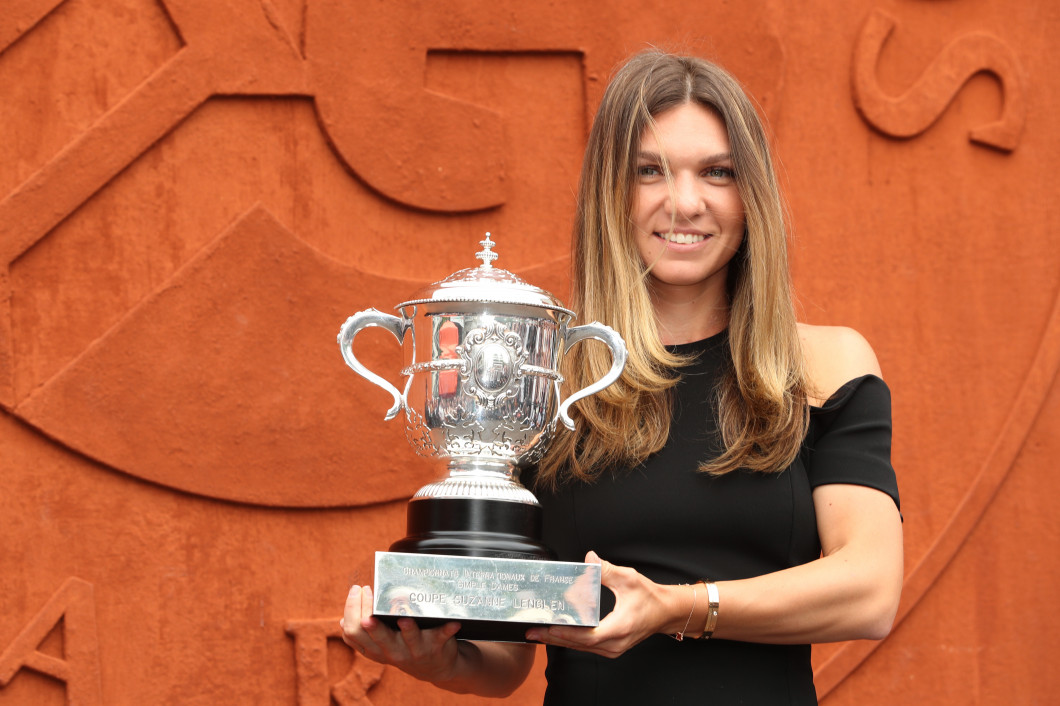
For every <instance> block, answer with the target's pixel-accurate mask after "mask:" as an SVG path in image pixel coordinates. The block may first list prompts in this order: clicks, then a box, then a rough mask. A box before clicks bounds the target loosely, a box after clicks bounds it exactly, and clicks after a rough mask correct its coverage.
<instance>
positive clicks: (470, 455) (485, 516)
mask: <svg viewBox="0 0 1060 706" xmlns="http://www.w3.org/2000/svg"><path fill="white" fill-rule="evenodd" d="M481 245H482V247H483V249H482V251H480V252H479V253H477V257H478V258H479V260H480V261H481V264H480V265H479V266H477V267H473V268H468V269H465V270H460V271H459V272H456V273H454V274H452V275H450V276H449V277H446V278H445V279H443V280H441V281H439V282H436V283H434V284H431V285H429V286H428V287H426V288H424V289H422V290H420V291H419V292H417V293H416V294H415V295H414V296H413V298H412V299H409V300H408V301H405V302H402V303H401V304H398V305H397V307H395V309H396V310H397V312H398V313H399V315H398V316H394V315H391V314H385V313H382V312H380V311H377V310H375V309H368V310H365V311H361V312H358V313H356V314H354V315H353V316H351V317H350V318H349V319H347V321H346V323H345V324H343V326H342V329H341V331H340V333H339V337H338V342H339V347H340V350H341V352H342V356H343V358H344V359H345V361H346V363H347V364H348V365H349V366H350V367H351V368H352V369H353V370H354V371H355V372H357V373H358V374H360V375H361V376H363V377H364V378H366V379H367V380H369V381H371V382H372V383H374V384H376V385H378V386H379V387H381V388H383V389H384V390H386V391H387V392H389V393H390V394H391V396H392V398H393V405H392V406H391V408H390V409H389V410H388V411H387V413H386V417H385V418H386V419H387V420H389V419H393V418H394V417H395V416H397V414H398V413H399V412H400V411H402V410H404V411H405V430H406V436H407V438H408V441H409V443H410V444H411V445H412V447H413V448H414V449H415V450H416V452H417V453H419V454H420V455H423V456H428V457H432V458H439V459H445V461H446V462H447V465H448V476H447V477H445V478H443V479H441V480H439V481H437V482H434V483H430V484H428V485H426V486H424V487H423V488H421V489H420V490H419V491H418V492H417V493H416V494H415V495H414V496H413V498H412V499H411V500H410V502H409V506H408V523H407V532H408V533H407V535H406V536H405V537H404V538H403V539H400V540H398V541H397V542H395V543H394V544H393V545H391V547H390V551H389V552H381V553H379V554H377V558H376V606H375V609H376V613H377V614H378V615H380V617H383V618H384V619H387V618H392V619H394V620H396V616H399V615H413V616H417V617H418V618H423V619H425V620H424V622H425V623H426V624H431V623H432V622H441V621H443V620H446V619H458V620H462V621H464V627H463V628H462V630H461V634H460V636H461V637H469V636H475V637H483V636H485V639H521V637H519V635H520V634H521V633H520V632H519V628H520V626H524V625H529V624H541V623H566V624H596V622H597V621H598V619H599V617H598V603H599V567H598V566H597V565H592V564H580V563H570V562H556V561H552V560H553V559H554V554H553V553H552V551H551V550H550V549H549V548H548V547H546V546H544V545H543V544H542V543H541V541H540V535H541V508H540V505H539V504H538V502H537V499H536V498H535V497H534V495H533V493H532V492H530V491H529V490H528V489H527V488H525V487H524V486H523V485H522V484H521V483H520V481H519V472H520V469H522V468H525V467H526V466H528V465H531V464H534V463H536V462H537V461H539V460H540V459H541V457H542V456H543V455H544V453H545V451H546V450H547V449H548V445H549V442H550V441H551V439H552V437H553V435H554V433H555V429H556V424H557V422H559V423H563V424H564V425H566V426H567V427H568V428H569V429H572V430H573V429H574V423H573V421H572V420H571V418H570V415H569V413H568V410H569V408H570V405H571V404H573V403H574V402H576V401H577V400H579V399H583V398H585V397H587V396H589V395H592V394H595V393H596V392H598V391H600V390H602V389H604V388H605V387H607V386H608V385H610V384H611V383H612V382H614V381H615V380H617V379H618V377H619V376H620V375H621V374H622V370H623V368H624V367H625V361H626V348H625V344H624V342H623V341H622V338H621V337H620V336H619V335H618V334H617V333H616V332H615V331H614V330H613V329H611V328H609V327H607V326H604V325H602V324H599V323H595V322H594V323H590V324H584V325H581V326H573V327H572V326H570V324H571V322H572V321H573V320H574V316H575V315H574V312H572V311H570V310H569V309H566V308H564V307H563V305H562V304H561V303H560V302H559V301H558V300H557V299H556V298H555V297H553V296H552V295H551V294H549V293H548V292H546V291H545V290H543V289H540V288H538V287H535V286H533V285H531V284H529V283H527V282H525V281H523V280H522V279H520V278H519V277H517V276H516V275H514V274H512V273H511V272H508V271H506V270H503V269H500V268H496V267H493V264H492V263H493V261H494V260H496V258H497V254H496V253H495V252H493V250H492V247H493V245H494V243H493V241H492V240H491V238H490V234H489V233H487V234H486V239H485V240H483V241H481ZM370 326H379V327H382V328H385V329H386V330H388V331H390V332H391V333H392V334H393V335H394V337H395V338H397V339H398V341H404V339H405V337H406V336H407V335H411V336H412V345H411V348H410V350H411V360H408V361H406V364H405V365H404V367H403V369H402V371H401V372H402V375H403V376H404V377H405V385H404V389H403V390H398V389H397V388H396V387H395V386H394V385H392V384H391V383H390V382H389V381H387V380H386V379H384V378H382V377H380V376H379V375H376V374H375V373H373V372H371V371H369V370H368V369H367V368H365V367H364V365H363V364H361V363H360V361H358V360H357V358H356V356H355V355H354V353H353V348H352V343H353V340H354V337H355V336H356V335H357V333H358V332H359V331H360V330H362V329H364V328H367V327H370ZM589 338H593V339H597V340H600V341H602V342H603V343H604V344H606V345H607V346H608V347H609V348H610V350H611V353H612V365H611V369H610V370H609V371H608V372H607V374H606V375H604V376H603V377H602V378H600V379H599V380H598V381H596V382H594V383H592V384H591V385H588V386H587V387H585V388H583V389H581V390H578V391H576V392H574V393H573V394H571V395H570V396H569V397H567V398H566V399H565V400H564V399H561V390H560V386H561V384H562V382H563V378H562V376H561V375H560V373H559V369H560V361H561V359H562V356H563V354H564V353H565V352H566V351H567V350H569V349H570V347H571V346H573V345H574V344H576V343H578V342H580V341H583V340H586V339H589ZM380 554H382V555H385V556H382V557H380ZM395 557H396V559H395ZM505 562H515V563H514V564H511V563H505ZM518 562H528V563H527V564H519V563H518ZM487 565H488V567H489V568H487ZM594 574H595V597H592V594H593V587H592V586H593V578H592V577H593V575H594ZM513 577H515V578H518V577H522V580H521V581H520V580H515V579H513ZM532 578H536V580H531V579H532ZM413 579H415V580H413ZM428 580H433V583H431V585H430V586H426V587H425V586H423V585H418V584H423V583H425V582H429V581H428ZM439 581H441V582H442V583H441V584H439V583H438V582H439ZM447 582H448V583H447ZM524 584H525V585H524ZM534 584H536V585H534ZM545 585H547V586H549V587H550V588H548V589H545V588H543V586H545ZM586 586H588V589H587V588H586ZM557 591H559V593H556V592H557ZM557 596H559V597H557ZM587 597H589V598H587ZM486 603H489V604H491V605H490V606H487V605H485V604H486ZM557 606H558V608H559V610H557V609H556V608H557ZM491 607H492V608H496V609H498V610H495V611H491V610H488V608H491ZM443 609H444V610H443ZM446 610H448V611H449V612H448V613H446V612H445V611H446ZM594 610H595V617H594V616H593V615H592V614H593V613H594ZM513 615H518V616H520V617H519V618H513V617H511V616H513ZM529 618H534V619H529ZM465 630H466V631H467V633H466V634H465Z"/></svg>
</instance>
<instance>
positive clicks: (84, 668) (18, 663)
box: [0, 577, 103, 706]
mask: <svg viewBox="0 0 1060 706" xmlns="http://www.w3.org/2000/svg"><path fill="white" fill-rule="evenodd" d="M60 620H62V621H63V659H59V658H57V657H52V656H51V655H47V654H44V653H43V652H39V651H38V650H37V648H38V647H40V644H41V642H43V641H44V638H46V637H47V636H48V633H50V632H51V631H52V630H53V629H54V628H55V626H56V625H58V624H59V621H60ZM23 667H25V668H28V669H32V670H34V671H37V672H40V673H42V674H47V675H48V676H50V677H54V678H55V679H58V680H59V681H63V682H66V703H67V704H68V705H69V706H102V704H103V699H102V689H101V683H100V682H101V680H100V669H99V643H98V641H97V640H96V604H95V599H94V597H93V590H92V584H90V583H88V582H87V581H82V580H81V579H79V578H74V577H70V578H68V579H67V580H66V581H65V582H64V583H63V585H62V586H61V587H60V588H59V590H58V591H56V592H55V595H54V596H52V597H51V600H49V601H48V602H47V603H46V604H45V605H44V607H43V608H41V610H40V612H39V613H37V615H35V616H34V617H33V619H32V620H31V621H30V622H29V624H28V625H27V626H26V627H25V628H23V629H22V632H21V633H19V635H18V637H16V638H15V639H14V641H13V642H12V643H11V644H10V645H8V647H7V649H6V650H4V651H3V653H0V688H3V687H5V686H7V684H8V682H10V681H11V679H13V678H14V676H15V674H17V673H18V672H19V671H20V670H21V669H22V668H23Z"/></svg>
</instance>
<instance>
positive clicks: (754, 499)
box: [527, 333, 898, 706]
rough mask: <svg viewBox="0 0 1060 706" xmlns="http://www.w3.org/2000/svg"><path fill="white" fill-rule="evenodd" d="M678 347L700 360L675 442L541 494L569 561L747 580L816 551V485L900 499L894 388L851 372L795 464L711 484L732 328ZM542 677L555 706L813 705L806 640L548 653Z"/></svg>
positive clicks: (689, 370)
mask: <svg viewBox="0 0 1060 706" xmlns="http://www.w3.org/2000/svg"><path fill="white" fill-rule="evenodd" d="M671 350H675V351H678V352H682V353H688V352H695V353H698V358H697V360H696V361H695V362H694V363H693V364H691V365H689V366H687V367H685V368H682V369H681V370H680V373H681V381H680V382H679V383H678V385H677V388H676V390H675V394H674V415H673V422H672V425H671V430H670V438H669V441H668V442H667V444H666V446H665V447H664V448H663V449H662V450H661V451H659V452H658V453H657V454H655V455H653V456H652V457H651V458H649V459H648V460H647V461H646V462H645V463H643V464H641V465H640V466H637V467H636V468H632V469H625V470H620V471H617V472H614V473H608V474H604V475H602V476H601V477H600V479H599V480H597V481H596V482H595V483H591V484H586V483H581V482H567V483H563V484H561V485H560V487H559V488H558V489H557V490H556V491H555V492H550V491H548V490H546V489H544V488H541V487H537V488H535V489H534V491H535V494H536V495H537V496H538V498H539V499H540V501H541V504H542V507H543V510H544V539H545V543H546V544H548V545H549V546H550V547H552V548H553V549H555V550H556V552H557V554H558V555H559V559H561V560H564V561H582V560H583V559H584V557H585V553H586V552H587V551H589V550H590V549H592V550H595V551H596V552H597V554H599V555H600V556H601V557H602V558H604V559H607V560H608V561H610V562H612V563H614V564H618V565H622V566H630V567H633V568H634V569H636V570H637V571H639V572H641V573H642V574H644V575H645V576H647V577H648V578H650V579H651V580H653V581H656V582H658V583H664V584H679V583H694V582H696V581H699V580H701V579H703V578H710V579H714V580H730V579H741V578H748V577H752V576H759V575H762V574H766V573H770V572H773V571H779V570H781V569H785V568H788V567H792V566H796V565H799V564H804V563H806V562H809V561H813V560H814V559H817V558H818V557H819V556H820V553H821V545H820V540H819V538H818V536H817V523H816V516H815V513H814V507H813V499H812V497H811V493H812V491H813V489H814V488H815V487H817V486H819V485H824V484H828V483H853V484H857V485H866V486H870V487H873V488H877V489H879V490H881V491H883V492H885V493H887V494H888V495H890V496H891V497H892V498H894V501H895V503H896V504H897V503H898V488H897V483H896V480H895V475H894V470H893V469H892V467H891V463H890V441H891V417H890V393H889V391H888V389H887V386H886V385H885V384H884V382H883V381H882V380H881V379H879V378H878V377H875V376H866V377H862V378H858V379H856V380H852V381H850V382H848V383H847V384H846V385H844V386H843V387H842V388H841V389H840V390H839V391H837V392H836V393H835V395H833V396H832V398H831V399H829V400H828V402H827V403H826V404H825V405H824V406H823V407H820V408H817V407H814V408H811V418H810V429H809V433H808V435H807V438H806V441H805V443H804V444H803V450H802V452H801V454H800V456H799V458H798V459H797V460H796V461H795V463H793V464H792V465H791V466H790V467H789V468H787V469H786V470H785V471H783V472H781V473H768V474H766V473H751V472H739V471H737V472H732V473H729V474H726V475H724V476H722V477H719V478H712V477H710V476H707V475H705V474H703V473H701V472H699V471H697V467H698V465H699V463H700V462H701V461H703V460H705V459H709V458H713V457H714V456H716V455H717V454H718V453H719V442H718V435H717V427H716V421H717V420H716V414H715V409H714V404H713V402H712V400H713V399H714V388H715V383H716V382H717V380H718V378H719V375H720V374H721V373H722V372H723V371H724V370H725V369H726V367H727V366H728V365H729V364H730V363H729V361H730V354H729V346H728V336H727V334H726V333H721V334H718V335H716V336H713V337H711V338H708V339H706V340H704V341H699V342H697V343H691V344H686V345H681V346H674V347H672V348H671ZM531 475H532V474H531ZM527 480H528V481H529V482H532V477H530V478H528V479H527ZM602 604H603V606H602V611H601V612H602V613H604V614H606V613H608V612H610V611H611V609H612V608H613V605H614V598H613V596H612V594H611V593H610V591H607V590H605V591H604V596H603V599H602ZM723 609H724V607H723ZM546 676H547V678H548V690H547V692H546V695H545V703H546V704H578V705H580V706H590V705H592V704H607V705H608V706H611V705H614V704H667V703H675V704H688V703H708V704H717V705H721V704H815V703H817V696H816V692H815V690H814V685H813V674H812V670H811V668H810V646H809V645H765V644H756V643H749V642H736V641H729V640H717V639H711V640H705V641H703V640H685V641H683V642H677V641H676V640H673V639H671V638H670V637H667V636H665V635H654V636H652V637H650V638H648V639H647V640H645V641H644V642H642V643H640V644H639V645H637V646H636V647H634V648H633V649H631V650H630V651H629V652H627V653H626V654H624V655H623V656H621V657H619V658H618V659H606V658H602V657H597V656H595V655H591V654H588V653H585V652H579V651H576V650H569V649H564V648H554V647H549V648H548V667H547V670H546Z"/></svg>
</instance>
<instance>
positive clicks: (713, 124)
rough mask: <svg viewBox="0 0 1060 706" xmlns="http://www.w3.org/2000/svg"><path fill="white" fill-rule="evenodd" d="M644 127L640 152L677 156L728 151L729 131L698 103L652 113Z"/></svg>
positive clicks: (715, 114)
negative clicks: (655, 113) (651, 120)
mask: <svg viewBox="0 0 1060 706" xmlns="http://www.w3.org/2000/svg"><path fill="white" fill-rule="evenodd" d="M653 121H654V124H648V125H646V126H645V127H644V130H643V131H642V132H641V136H640V151H641V152H650V153H655V154H664V153H665V154H666V156H667V157H668V158H671V159H672V158H675V157H677V156H680V155H686V154H687V155H693V154H698V155H700V156H702V155H715V154H720V153H728V152H729V134H728V132H727V131H726V129H725V123H724V122H723V121H722V119H721V118H720V117H719V116H718V115H717V113H715V112H714V111H713V110H710V109H709V108H705V107H704V106H702V105H700V104H698V103H683V104H681V105H679V106H676V107H673V108H670V109H668V110H664V111H663V112H661V113H659V114H658V115H655V116H653Z"/></svg>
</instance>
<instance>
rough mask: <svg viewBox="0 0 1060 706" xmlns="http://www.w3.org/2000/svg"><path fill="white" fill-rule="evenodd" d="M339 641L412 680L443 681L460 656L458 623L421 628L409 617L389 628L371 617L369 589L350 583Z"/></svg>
mask: <svg viewBox="0 0 1060 706" xmlns="http://www.w3.org/2000/svg"><path fill="white" fill-rule="evenodd" d="M339 624H340V626H341V627H342V640H343V642H345V643H346V644H347V645H349V646H350V647H352V648H353V649H354V650H356V651H357V652H360V653H361V654H363V655H364V656H365V657H367V658H368V659H370V660H372V661H375V662H379V663H380V664H390V665H393V666H395V667H397V668H398V669H400V670H401V671H403V672H405V673H406V674H409V675H411V676H413V677H415V678H416V679H420V680H423V681H428V682H432V683H440V682H446V681H449V680H450V679H452V678H453V677H454V676H455V675H456V671H457V662H458V660H459V657H460V650H459V645H458V643H457V640H456V637H455V635H456V633H457V631H458V630H460V623H457V622H449V623H446V624H444V625H441V626H439V627H436V628H430V629H428V630H421V629H420V628H419V626H418V625H416V621H415V620H413V619H412V618H399V619H398V630H391V629H390V628H389V627H387V626H386V625H385V624H384V623H383V622H382V621H381V620H379V619H378V618H374V617H372V589H371V587H369V586H354V587H353V588H351V589H350V593H349V595H348V596H347V597H346V609H345V611H344V613H343V617H342V620H341V621H339Z"/></svg>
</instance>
